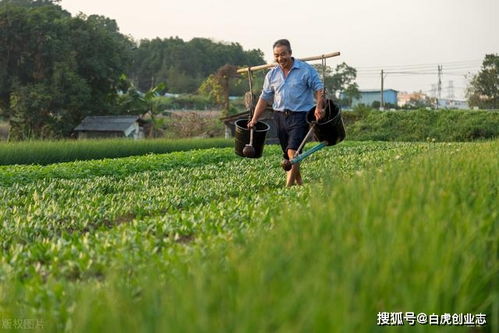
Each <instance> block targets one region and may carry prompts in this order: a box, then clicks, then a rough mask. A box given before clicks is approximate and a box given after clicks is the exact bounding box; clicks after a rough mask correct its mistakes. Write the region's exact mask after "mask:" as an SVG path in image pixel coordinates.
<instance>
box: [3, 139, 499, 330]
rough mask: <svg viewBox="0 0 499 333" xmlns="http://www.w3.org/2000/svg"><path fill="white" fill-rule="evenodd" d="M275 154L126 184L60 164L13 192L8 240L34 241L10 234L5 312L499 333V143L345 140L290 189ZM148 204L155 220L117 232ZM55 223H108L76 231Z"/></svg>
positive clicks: (131, 170)
mask: <svg viewBox="0 0 499 333" xmlns="http://www.w3.org/2000/svg"><path fill="white" fill-rule="evenodd" d="M268 148H269V149H268V150H266V153H265V154H264V157H263V158H262V159H259V160H246V159H240V158H237V157H235V156H233V152H232V150H231V149H229V148H226V149H219V150H216V151H214V150H208V151H206V152H202V151H197V152H195V154H193V153H192V152H184V153H176V154H177V155H176V157H175V158H173V157H171V156H169V155H165V156H164V157H161V156H158V159H160V158H164V159H165V160H168V159H169V158H172V161H175V160H177V159H178V160H180V161H189V160H191V162H190V163H191V164H185V165H184V164H182V165H181V166H179V167H178V168H177V169H175V168H172V165H171V164H168V163H165V164H164V165H165V170H159V169H157V168H158V164H155V165H151V168H152V169H151V171H147V170H146V169H144V168H145V167H146V166H147V165H149V164H150V163H149V159H151V161H152V157H148V160H147V161H144V163H143V166H141V168H140V170H139V171H136V170H138V169H137V168H136V166H135V163H137V159H140V158H128V159H123V160H122V161H121V164H122V166H123V170H124V171H123V173H122V174H120V175H119V176H116V177H115V176H112V175H103V176H98V177H89V178H88V179H85V178H75V179H69V178H66V177H65V176H64V175H63V174H62V173H60V171H58V170H55V169H57V168H58V166H57V165H55V166H53V168H55V169H54V170H53V171H52V172H51V173H49V174H47V176H46V178H45V179H38V178H33V179H32V181H31V182H30V181H29V180H20V183H19V184H10V185H9V186H6V187H4V188H1V187H0V190H2V192H1V194H2V197H4V198H8V200H9V202H10V204H12V203H17V204H16V210H17V213H14V212H13V211H12V210H10V212H9V207H10V206H11V205H10V204H9V202H7V201H4V202H1V203H0V204H1V205H2V206H1V207H2V209H3V210H4V211H5V212H4V213H3V221H4V223H6V224H5V225H4V228H14V227H16V226H17V227H16V228H17V229H19V232H17V233H16V232H15V228H14V229H13V232H10V231H9V230H10V229H9V230H7V231H9V232H1V235H2V236H1V238H2V239H1V241H2V245H3V253H2V254H3V256H2V258H1V261H0V277H1V279H2V281H3V282H2V284H1V285H0V295H2V302H1V303H0V315H1V317H2V318H38V319H42V320H43V321H44V324H45V326H44V330H48V331H63V330H67V331H74V332H83V331H84V332H102V331H111V330H115V331H125V332H127V331H128V332H132V331H133V332H156V331H157V332H164V331H175V332H177V331H179V332H191V331H192V332H212V331H237V332H267V331H271V332H309V331H312V332H365V331H368V332H370V331H372V332H377V331H382V330H384V329H383V328H382V327H378V326H377V325H376V321H377V314H378V313H379V312H383V311H387V312H399V311H400V312H409V311H411V312H415V313H416V314H417V313H420V312H425V313H427V314H432V313H436V314H444V313H473V314H476V313H485V314H487V320H488V325H487V326H486V327H485V328H474V329H473V330H474V331H478V332H493V331H496V330H497V328H498V327H499V323H498V322H497V318H498V317H497V313H498V311H499V301H498V300H499V291H498V287H497V275H498V273H499V264H498V262H497V253H498V250H499V249H498V242H497V239H499V237H498V236H499V234H498V229H497V228H498V225H497V222H498V211H497V206H498V202H497V198H498V187H499V184H498V181H497V176H496V175H497V171H498V170H499V165H498V161H497V153H498V151H499V141H493V142H482V143H465V144H456V143H453V144H438V143H436V144H433V143H430V144H396V143H348V142H347V143H342V144H341V145H339V146H337V147H334V148H328V149H325V150H323V151H321V153H318V154H316V155H314V156H312V157H310V159H309V160H307V161H306V162H304V163H303V166H302V167H303V171H304V176H305V181H306V182H307V184H308V185H306V186H304V187H300V188H291V189H285V188H283V175H282V174H281V171H280V170H278V168H277V164H278V161H277V160H276V157H275V156H278V152H277V150H278V149H277V148H276V147H268ZM266 149H267V148H266ZM191 154H193V156H194V159H189V158H188V156H189V155H191ZM203 154H206V156H204V155H203ZM184 155H185V156H184ZM212 155H213V157H212V160H208V159H207V160H206V161H207V162H206V164H199V163H198V162H197V161H198V160H199V161H202V160H204V159H205V158H206V157H207V156H212ZM86 163H87V164H88V163H89V162H75V163H73V164H71V165H70V164H64V165H61V166H60V169H61V172H62V170H66V169H68V168H75V170H79V169H78V168H80V169H81V170H84V169H85V168H86ZM95 163H96V165H98V163H99V162H98V161H96V162H95ZM107 163H108V162H103V164H102V168H108V167H110V166H109V165H108V164H107ZM179 163H180V162H179ZM182 163H184V162H182ZM129 164H132V166H130V167H128V165H129ZM96 167H97V166H94V167H93V168H94V169H92V172H94V171H93V170H97V169H95V168H96ZM113 167H115V166H113ZM32 168H34V167H32ZM21 169H22V168H20V169H19V170H18V171H19V172H21V171H22V170H21ZM16 170H17V169H15V170H14V171H13V172H14V173H16V172H17V171H16ZM23 170H24V169H23ZM127 170H128V171H127ZM33 172H40V173H42V172H43V170H41V169H39V168H36V170H34V171H33ZM78 172H79V171H78ZM28 177H32V176H28ZM33 177H35V175H34V174H33ZM6 200H7V199H6ZM75 200H76V201H77V202H76V204H74V205H73V202H74V201H75ZM134 200H135V201H136V202H137V203H138V205H136V207H140V208H141V209H140V212H138V213H140V214H136V215H134V218H133V219H132V220H130V221H124V222H122V223H120V224H118V225H115V226H111V227H109V226H106V225H104V224H105V222H106V221H109V220H112V218H111V217H112V216H116V215H117V216H122V215H123V213H126V212H129V210H128V209H130V208H132V209H133V206H134ZM41 207H43V209H40V208H41ZM162 207H164V208H162ZM80 214H81V215H80ZM113 214H114V215H113ZM54 217H58V218H60V221H66V220H67V221H68V222H73V221H74V220H76V222H78V221H85V220H86V219H88V221H89V222H91V223H94V224H97V225H98V224H99V223H100V222H102V226H101V227H99V228H96V229H93V230H90V231H88V229H87V228H85V226H84V225H83V226H82V227H83V228H81V230H80V229H78V227H75V228H74V229H73V230H72V231H71V232H72V233H67V232H64V228H65V225H64V224H62V225H61V224H59V223H55V222H54ZM33 227H34V228H33ZM187 236H188V237H187ZM28 238H29V239H30V241H29V242H27V241H23V240H25V239H28ZM9 239H10V241H8V240H9ZM456 329H458V328H457V327H455V326H454V327H453V326H447V327H443V326H442V327H439V328H438V329H437V330H438V331H443V332H454V331H455V330H456ZM399 330H400V331H407V332H413V331H416V332H421V331H434V330H435V328H434V327H430V326H428V325H427V326H422V325H417V326H416V327H409V326H407V325H405V326H404V327H399V328H398V329H397V331H399ZM468 330H471V329H468ZM40 331H42V330H41V329H40Z"/></svg>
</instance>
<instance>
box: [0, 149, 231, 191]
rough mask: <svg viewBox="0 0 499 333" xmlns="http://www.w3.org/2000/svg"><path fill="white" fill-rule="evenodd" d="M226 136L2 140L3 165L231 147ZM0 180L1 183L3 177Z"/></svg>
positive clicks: (1, 162) (1, 158)
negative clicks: (149, 138) (171, 138)
mask: <svg viewBox="0 0 499 333" xmlns="http://www.w3.org/2000/svg"><path fill="white" fill-rule="evenodd" d="M231 145H233V143H232V141H230V140H225V139H183V140H166V139H154V140H138V141H133V140H129V139H106V140H78V141H74V140H73V141H69V140H66V141H62V140H61V141H26V142H9V143H5V142H4V143H0V165H11V164H39V165H46V164H51V163H59V162H69V161H82V160H93V159H102V158H117V157H126V156H134V155H146V154H151V153H155V154H158V153H170V152H174V151H186V150H193V149H204V148H210V147H228V146H231ZM0 183H2V182H1V181H0Z"/></svg>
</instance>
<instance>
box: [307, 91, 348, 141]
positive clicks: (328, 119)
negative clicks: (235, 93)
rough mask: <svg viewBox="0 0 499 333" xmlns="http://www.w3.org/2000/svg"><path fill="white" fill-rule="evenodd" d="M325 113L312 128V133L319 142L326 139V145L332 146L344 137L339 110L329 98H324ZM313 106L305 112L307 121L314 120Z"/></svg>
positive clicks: (343, 127) (343, 126)
mask: <svg viewBox="0 0 499 333" xmlns="http://www.w3.org/2000/svg"><path fill="white" fill-rule="evenodd" d="M324 111H326V114H325V116H324V118H322V119H321V120H319V121H318V122H317V124H316V125H315V128H314V134H315V137H316V139H317V141H319V142H323V141H327V145H328V146H334V145H335V144H337V143H340V142H341V141H343V139H345V135H346V133H345V125H343V119H342V118H341V110H340V108H339V107H338V105H336V103H334V102H333V101H332V100H331V99H327V100H326V107H325V109H324ZM314 113H315V106H314V107H313V108H312V109H310V111H308V113H307V122H308V123H309V124H311V123H312V122H314V121H315V114H314Z"/></svg>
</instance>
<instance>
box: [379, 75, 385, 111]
mask: <svg viewBox="0 0 499 333" xmlns="http://www.w3.org/2000/svg"><path fill="white" fill-rule="evenodd" d="M384 78H385V77H384V74H383V70H381V103H380V104H379V109H380V110H384V109H385V101H384V98H383V84H384V82H383V80H384Z"/></svg>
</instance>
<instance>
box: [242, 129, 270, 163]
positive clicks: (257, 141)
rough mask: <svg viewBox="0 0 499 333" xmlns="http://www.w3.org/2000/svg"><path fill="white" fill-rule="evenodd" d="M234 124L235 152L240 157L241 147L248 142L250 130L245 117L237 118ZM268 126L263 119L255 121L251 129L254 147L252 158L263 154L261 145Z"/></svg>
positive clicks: (263, 142)
mask: <svg viewBox="0 0 499 333" xmlns="http://www.w3.org/2000/svg"><path fill="white" fill-rule="evenodd" d="M235 126H236V135H235V137H236V142H235V143H236V147H235V148H236V154H237V155H239V156H242V157H247V156H244V154H243V149H244V147H245V146H246V145H248V144H249V142H250V130H249V129H248V127H247V126H248V120H247V119H239V120H236V122H235ZM269 129H270V126H269V125H267V124H266V123H264V122H263V121H259V122H257V123H256V126H255V127H254V130H253V148H254V149H255V156H253V158H259V157H262V154H263V146H264V144H265V136H266V135H267V132H268V131H269Z"/></svg>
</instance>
